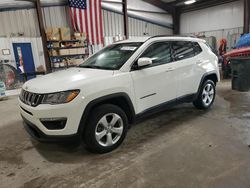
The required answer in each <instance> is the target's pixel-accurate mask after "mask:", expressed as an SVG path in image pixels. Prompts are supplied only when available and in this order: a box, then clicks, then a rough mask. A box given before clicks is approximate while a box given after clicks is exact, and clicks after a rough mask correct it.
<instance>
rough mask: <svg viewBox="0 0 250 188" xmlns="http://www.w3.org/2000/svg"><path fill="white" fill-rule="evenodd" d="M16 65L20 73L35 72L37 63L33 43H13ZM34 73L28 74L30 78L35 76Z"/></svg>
mask: <svg viewBox="0 0 250 188" xmlns="http://www.w3.org/2000/svg"><path fill="white" fill-rule="evenodd" d="M13 49H14V54H15V60H16V66H17V70H18V73H19V74H20V73H27V74H29V73H35V65H34V59H33V53H32V48H31V43H13ZM34 77H35V76H34V75H31V76H28V77H27V78H28V80H29V79H31V78H34ZM20 78H21V80H22V76H20Z"/></svg>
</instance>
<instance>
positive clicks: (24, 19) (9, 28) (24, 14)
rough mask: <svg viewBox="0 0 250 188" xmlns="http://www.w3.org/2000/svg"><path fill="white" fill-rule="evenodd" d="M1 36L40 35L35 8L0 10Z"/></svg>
mask: <svg viewBox="0 0 250 188" xmlns="http://www.w3.org/2000/svg"><path fill="white" fill-rule="evenodd" d="M0 25H1V27H0V36H7V37H8V36H18V33H21V34H24V36H26V37H27V36H28V37H36V36H39V30H38V21H37V14H36V12H35V10H34V9H27V10H26V9H22V10H15V11H4V12H0Z"/></svg>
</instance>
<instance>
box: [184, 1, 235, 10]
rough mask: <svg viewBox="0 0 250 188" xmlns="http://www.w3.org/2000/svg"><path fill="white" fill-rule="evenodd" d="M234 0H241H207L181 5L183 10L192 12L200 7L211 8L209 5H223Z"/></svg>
mask: <svg viewBox="0 0 250 188" xmlns="http://www.w3.org/2000/svg"><path fill="white" fill-rule="evenodd" d="M234 1H239V0H220V1H218V0H206V1H200V2H197V3H194V4H192V5H188V6H182V7H180V9H181V12H182V13H183V12H190V11H195V10H200V9H204V8H209V7H213V6H218V5H222V4H226V3H231V2H234Z"/></svg>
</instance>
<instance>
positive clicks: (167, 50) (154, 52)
mask: <svg viewBox="0 0 250 188" xmlns="http://www.w3.org/2000/svg"><path fill="white" fill-rule="evenodd" d="M141 57H148V58H151V59H152V61H153V66H155V65H160V64H165V63H170V62H171V61H172V57H171V47H170V43H169V42H157V43H154V44H152V45H151V46H149V47H148V48H147V50H146V51H144V53H143V54H142V55H141Z"/></svg>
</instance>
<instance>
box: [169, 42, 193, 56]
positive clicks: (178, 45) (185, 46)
mask: <svg viewBox="0 0 250 188" xmlns="http://www.w3.org/2000/svg"><path fill="white" fill-rule="evenodd" d="M173 50H174V57H175V59H176V60H177V61H178V60H182V59H186V58H190V57H193V56H194V49H193V44H192V42H188V41H176V42H173Z"/></svg>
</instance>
